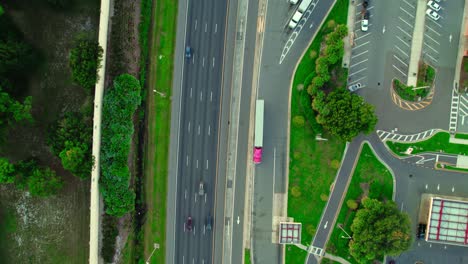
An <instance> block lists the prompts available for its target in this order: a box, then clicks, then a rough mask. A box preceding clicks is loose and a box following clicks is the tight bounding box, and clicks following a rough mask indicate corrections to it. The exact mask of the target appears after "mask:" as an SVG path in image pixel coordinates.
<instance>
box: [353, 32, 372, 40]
mask: <svg viewBox="0 0 468 264" xmlns="http://www.w3.org/2000/svg"><path fill="white" fill-rule="evenodd" d="M370 34H371V33H370V32H369V33H367V34H364V35H362V36H360V37H357V38H355V39H354V41H358V40H359V39H361V38H364V37H367V36H369V35H370Z"/></svg>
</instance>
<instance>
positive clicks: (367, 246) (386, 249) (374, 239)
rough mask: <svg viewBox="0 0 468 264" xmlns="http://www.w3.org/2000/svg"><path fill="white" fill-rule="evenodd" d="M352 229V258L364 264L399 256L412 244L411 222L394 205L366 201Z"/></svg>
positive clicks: (392, 203)
mask: <svg viewBox="0 0 468 264" xmlns="http://www.w3.org/2000/svg"><path fill="white" fill-rule="evenodd" d="M362 205H363V208H362V209H359V210H358V211H357V213H356V216H355V218H354V221H353V224H352V225H351V231H352V232H353V238H352V240H351V242H350V244H349V248H350V253H351V255H352V256H353V257H354V258H355V259H356V260H358V261H360V262H368V261H372V260H374V259H377V258H381V257H383V256H384V255H393V256H394V255H398V254H400V253H401V252H403V251H406V250H408V249H409V247H410V246H411V243H412V236H411V227H410V219H409V217H408V215H407V214H406V213H402V212H400V211H399V210H398V208H397V207H396V204H395V203H394V202H393V201H388V202H385V203H383V202H379V201H378V200H375V199H370V198H367V199H364V201H363V202H362Z"/></svg>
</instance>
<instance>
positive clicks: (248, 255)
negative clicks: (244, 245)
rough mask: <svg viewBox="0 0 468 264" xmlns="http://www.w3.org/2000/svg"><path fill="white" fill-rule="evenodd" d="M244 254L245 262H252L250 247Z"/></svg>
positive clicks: (247, 263) (249, 263)
mask: <svg viewBox="0 0 468 264" xmlns="http://www.w3.org/2000/svg"><path fill="white" fill-rule="evenodd" d="M244 254H245V257H244V264H251V263H252V262H251V261H250V249H245V250H244Z"/></svg>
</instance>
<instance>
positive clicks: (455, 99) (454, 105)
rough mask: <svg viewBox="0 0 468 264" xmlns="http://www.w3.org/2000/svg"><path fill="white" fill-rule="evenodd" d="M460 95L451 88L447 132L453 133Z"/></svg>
mask: <svg viewBox="0 0 468 264" xmlns="http://www.w3.org/2000/svg"><path fill="white" fill-rule="evenodd" d="M459 101H460V96H459V94H458V92H457V90H456V89H453V90H452V103H451V104H450V118H449V132H450V134H455V132H456V131H457V121H458V103H459Z"/></svg>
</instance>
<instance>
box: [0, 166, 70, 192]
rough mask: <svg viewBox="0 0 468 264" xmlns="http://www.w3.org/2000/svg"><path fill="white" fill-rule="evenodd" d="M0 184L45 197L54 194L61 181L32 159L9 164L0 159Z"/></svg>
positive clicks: (53, 173) (61, 183)
mask: <svg viewBox="0 0 468 264" xmlns="http://www.w3.org/2000/svg"><path fill="white" fill-rule="evenodd" d="M0 183H3V184H5V183H10V184H14V185H15V186H16V187H17V188H18V189H21V190H23V189H27V190H28V191H29V192H30V193H31V195H33V196H41V197H46V196H49V195H54V194H56V193H57V192H58V191H59V190H60V189H61V188H62V185H63V181H62V179H61V178H60V177H58V176H57V175H56V174H55V171H53V170H51V169H49V168H41V167H39V166H38V164H37V162H36V161H35V160H34V159H30V160H26V161H20V162H18V163H17V164H13V163H10V161H8V159H6V158H0Z"/></svg>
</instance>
